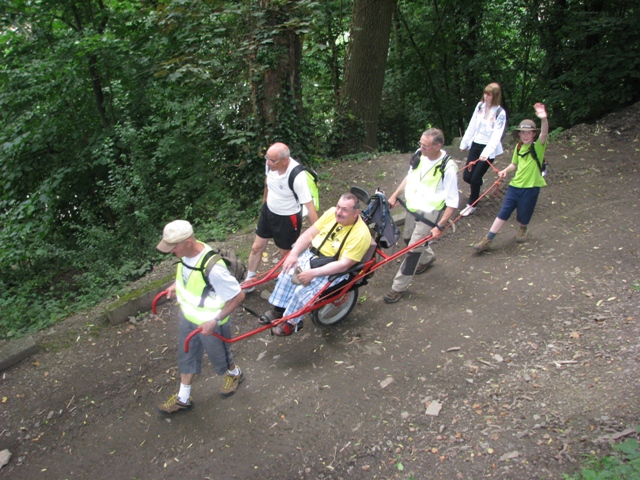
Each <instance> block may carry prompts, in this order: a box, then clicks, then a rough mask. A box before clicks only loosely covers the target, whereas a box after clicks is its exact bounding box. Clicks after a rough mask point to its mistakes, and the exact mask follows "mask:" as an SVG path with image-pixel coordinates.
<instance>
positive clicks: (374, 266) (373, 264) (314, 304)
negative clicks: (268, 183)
mask: <svg viewBox="0 0 640 480" xmlns="http://www.w3.org/2000/svg"><path fill="white" fill-rule="evenodd" d="M476 162H477V160H476ZM476 162H472V163H476ZM470 166H471V165H468V166H467V167H470ZM492 166H493V165H492ZM465 168H466V167H465ZM493 169H494V170H496V171H497V169H496V168H495V167H493ZM500 180H501V179H500V178H498V180H496V181H495V182H494V183H493V184H492V185H491V186H490V187H489V188H488V189H487V190H486V191H485V192H484V193H483V194H482V196H481V197H480V198H482V197H484V196H485V195H487V194H489V193H490V192H491V191H492V190H494V189H495V188H497V187H498V186H499V185H500ZM478 200H479V199H478ZM460 218H462V216H461V215H458V216H457V217H456V218H455V220H453V222H452V223H455V222H457V221H458V220H460ZM449 226H450V225H447V226H446V227H445V230H446V229H447V228H449ZM432 238H433V235H427V236H426V237H425V238H422V239H420V240H418V241H417V242H415V243H413V244H411V245H409V246H407V247H405V248H403V249H401V250H399V251H397V252H396V253H394V254H392V255H387V254H386V253H385V252H384V251H383V250H382V249H381V248H380V247H377V248H376V255H379V256H380V257H381V258H382V259H381V260H380V261H376V258H375V256H374V257H373V258H372V259H371V260H369V261H368V262H366V263H365V264H364V266H363V267H362V269H361V270H360V272H359V273H358V274H357V275H356V276H355V277H353V278H352V279H351V280H350V281H349V282H348V283H346V284H345V285H343V286H342V287H340V289H339V290H336V291H335V292H332V294H331V295H330V296H329V297H328V298H325V299H323V300H320V301H317V300H318V298H320V297H321V296H322V294H323V293H324V291H325V290H326V289H327V288H329V286H330V285H331V282H327V284H326V285H325V286H324V287H323V288H322V289H321V290H320V291H319V292H318V293H316V295H315V296H314V297H313V298H312V299H311V300H310V301H309V303H307V305H305V306H304V307H303V308H301V309H300V310H298V311H297V312H293V313H291V314H290V315H287V316H285V317H282V318H279V319H277V320H276V321H273V322H272V323H270V324H269V325H263V326H260V327H258V328H256V329H254V330H250V331H249V332H246V333H243V334H242V335H238V336H237V337H235V338H224V337H223V336H221V335H219V334H217V333H214V334H213V335H215V336H216V337H218V338H219V339H220V340H222V341H223V342H227V343H235V342H239V341H240V340H244V339H245V338H248V337H251V336H253V335H255V334H257V333H260V332H264V331H265V330H268V329H270V328H273V327H274V326H276V325H280V324H281V323H284V322H286V321H287V320H289V319H291V318H296V317H300V316H302V315H306V314H307V313H309V312H312V311H314V310H317V309H318V308H322V307H324V306H325V305H328V304H329V303H335V299H336V298H340V297H341V296H343V295H344V294H346V293H347V292H348V291H349V290H350V289H351V288H352V287H353V286H354V285H355V284H356V283H357V282H358V281H359V280H360V279H361V278H362V277H363V276H367V275H369V274H371V273H373V272H375V271H376V270H378V269H379V268H382V267H383V266H385V265H387V264H388V263H389V262H392V261H393V260H395V259H396V258H398V257H401V256H402V255H404V254H405V253H407V252H409V251H410V250H413V249H414V248H416V247H418V246H420V245H422V244H423V243H426V242H428V241H429V240H431V239H432ZM285 258H286V257H285ZM285 258H282V259H281V260H280V261H279V262H278V264H277V265H276V266H275V267H273V268H272V269H271V270H269V271H268V272H266V273H265V274H263V275H260V276H258V277H256V278H255V279H252V280H253V281H245V282H243V283H242V285H241V286H242V288H249V287H255V286H257V285H262V284H263V283H266V282H268V281H269V280H272V279H274V278H276V277H277V276H278V275H279V273H280V272H279V270H280V267H281V266H282V264H283V263H284V260H285ZM166 293H167V291H166V290H165V291H163V292H160V293H159V294H158V295H157V296H156V298H154V300H153V303H152V311H153V313H154V314H155V313H156V303H157V302H158V300H159V299H160V298H161V297H162V296H163V295H165V294H166ZM200 332H202V328H197V329H195V330H194V331H193V332H191V333H190V334H189V335H188V336H187V338H186V339H185V342H184V351H185V352H188V351H189V342H190V341H191V339H192V338H193V337H194V336H196V335H197V334H199V333H200Z"/></svg>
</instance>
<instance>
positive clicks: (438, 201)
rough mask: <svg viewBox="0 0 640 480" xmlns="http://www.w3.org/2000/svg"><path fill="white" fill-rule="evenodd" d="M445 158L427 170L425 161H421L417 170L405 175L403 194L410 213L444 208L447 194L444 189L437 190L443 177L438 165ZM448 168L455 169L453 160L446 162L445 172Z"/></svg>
mask: <svg viewBox="0 0 640 480" xmlns="http://www.w3.org/2000/svg"><path fill="white" fill-rule="evenodd" d="M445 156H446V155H445ZM445 156H443V157H442V158H441V159H440V160H439V161H438V162H437V163H436V164H435V165H434V166H433V167H431V168H428V165H427V162H426V161H424V160H421V161H420V163H419V164H418V168H416V169H414V170H411V171H410V172H409V175H407V184H406V185H405V189H404V194H405V197H406V199H407V200H406V201H407V208H408V209H409V210H411V211H412V212H415V211H416V210H422V211H423V212H433V211H437V210H442V209H443V208H444V207H445V206H446V204H445V199H446V196H447V192H446V190H445V189H444V188H440V189H438V186H439V185H441V182H442V180H443V177H444V172H441V171H440V164H441V163H442V161H443V160H444V158H445ZM449 168H456V169H457V167H456V163H455V162H454V161H453V160H449V161H448V162H447V164H446V166H445V171H446V170H449Z"/></svg>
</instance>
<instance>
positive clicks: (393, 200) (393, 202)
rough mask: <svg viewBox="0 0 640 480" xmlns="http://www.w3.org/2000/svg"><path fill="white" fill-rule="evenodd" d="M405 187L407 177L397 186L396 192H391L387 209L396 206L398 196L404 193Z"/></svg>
mask: <svg viewBox="0 0 640 480" xmlns="http://www.w3.org/2000/svg"><path fill="white" fill-rule="evenodd" d="M406 185H407V177H404V180H402V182H400V185H399V186H398V188H396V191H395V192H393V193H392V194H391V196H390V197H389V207H391V208H393V207H395V206H396V205H398V195H400V194H401V193H402V192H403V191H404V187H406Z"/></svg>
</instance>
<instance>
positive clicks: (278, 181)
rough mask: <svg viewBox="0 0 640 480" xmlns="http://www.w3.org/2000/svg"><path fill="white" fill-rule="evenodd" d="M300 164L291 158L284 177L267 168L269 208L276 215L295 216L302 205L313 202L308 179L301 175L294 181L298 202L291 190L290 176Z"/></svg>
mask: <svg viewBox="0 0 640 480" xmlns="http://www.w3.org/2000/svg"><path fill="white" fill-rule="evenodd" d="M298 165H299V163H298V162H296V161H295V160H294V159H293V158H289V166H288V167H287V171H286V172H284V174H283V175H280V174H278V172H277V171H275V170H269V167H268V166H266V167H265V168H266V175H267V207H268V208H269V210H271V211H272V212H273V213H275V214H276V215H285V216H286V215H293V214H296V213H298V212H299V211H300V205H303V204H305V203H308V202H310V201H311V200H313V197H312V196H311V191H310V190H309V184H308V183H307V177H306V175H305V174H303V173H300V174H298V176H296V178H295V179H294V181H293V188H294V189H295V191H296V193H297V194H298V202H300V203H298V202H296V197H295V196H294V195H293V192H292V191H291V190H290V189H289V174H290V173H291V170H293V169H294V168H295V167H296V166H298Z"/></svg>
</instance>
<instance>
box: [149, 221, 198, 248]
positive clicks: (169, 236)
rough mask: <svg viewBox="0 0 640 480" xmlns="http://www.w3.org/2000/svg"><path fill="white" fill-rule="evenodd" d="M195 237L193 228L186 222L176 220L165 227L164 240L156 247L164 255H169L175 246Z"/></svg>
mask: <svg viewBox="0 0 640 480" xmlns="http://www.w3.org/2000/svg"><path fill="white" fill-rule="evenodd" d="M191 235H193V227H192V226H191V224H190V223H189V222H187V221H186V220H174V221H173V222H171V223H168V224H167V225H166V226H165V227H164V231H163V232H162V240H161V241H160V243H159V244H158V246H157V247H156V248H157V249H158V250H160V251H161V252H163V253H169V252H171V250H173V249H174V248H175V246H176V245H177V244H178V243H180V242H183V241H185V240H186V239H187V238H189V237H191Z"/></svg>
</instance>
